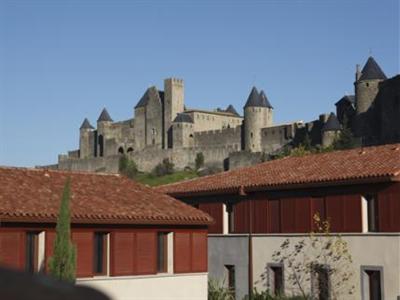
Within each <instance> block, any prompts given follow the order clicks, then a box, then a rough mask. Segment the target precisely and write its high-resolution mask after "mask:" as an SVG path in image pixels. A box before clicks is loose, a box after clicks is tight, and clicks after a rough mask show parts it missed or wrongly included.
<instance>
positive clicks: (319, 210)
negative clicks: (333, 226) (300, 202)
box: [311, 197, 326, 230]
mask: <svg viewBox="0 0 400 300" xmlns="http://www.w3.org/2000/svg"><path fill="white" fill-rule="evenodd" d="M316 214H318V215H319V217H320V219H321V220H322V221H325V220H326V207H325V198H323V197H319V198H311V224H312V228H313V230H316V229H317V228H316V226H315V221H314V215H316Z"/></svg>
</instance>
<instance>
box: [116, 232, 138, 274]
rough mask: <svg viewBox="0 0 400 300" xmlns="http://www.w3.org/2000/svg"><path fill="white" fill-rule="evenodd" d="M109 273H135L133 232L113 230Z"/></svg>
mask: <svg viewBox="0 0 400 300" xmlns="http://www.w3.org/2000/svg"><path fill="white" fill-rule="evenodd" d="M110 248H111V249H110V250H111V253H110V257H111V275H113V276H124V275H133V274H135V261H134V258H135V234H134V233H133V232H113V233H112V234H111V247H110Z"/></svg>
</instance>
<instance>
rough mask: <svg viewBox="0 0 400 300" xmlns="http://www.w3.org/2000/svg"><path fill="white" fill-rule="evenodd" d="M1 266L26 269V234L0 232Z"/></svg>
mask: <svg viewBox="0 0 400 300" xmlns="http://www.w3.org/2000/svg"><path fill="white" fill-rule="evenodd" d="M0 265H2V266H5V267H9V268H13V269H20V270H22V269H23V268H24V267H25V232H22V231H0Z"/></svg>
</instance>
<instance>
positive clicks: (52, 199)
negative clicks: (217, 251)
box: [0, 167, 212, 225]
mask: <svg viewBox="0 0 400 300" xmlns="http://www.w3.org/2000/svg"><path fill="white" fill-rule="evenodd" d="M68 177H69V178H70V179H71V217H72V222H73V223H103V224H114V223H124V224H179V225H181V224H199V225H206V224H209V223H211V222H212V219H211V217H209V216H208V215H207V214H205V213H203V212H202V211H200V210H198V209H195V208H193V207H191V206H189V205H186V204H184V203H182V202H180V201H178V200H176V199H174V198H172V197H170V196H167V195H165V194H162V193H159V192H157V191H155V190H154V189H152V188H149V187H146V186H144V185H142V184H139V183H136V182H134V181H132V180H130V179H127V178H125V177H122V176H119V175H106V174H91V173H84V172H79V173H78V172H64V171H51V170H42V169H25V168H7V167H0V221H1V222H4V221H27V222H54V221H55V220H56V217H57V215H58V211H59V207H60V202H61V196H62V191H63V187H64V184H65V182H66V180H67V178H68Z"/></svg>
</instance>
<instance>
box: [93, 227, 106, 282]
mask: <svg viewBox="0 0 400 300" xmlns="http://www.w3.org/2000/svg"><path fill="white" fill-rule="evenodd" d="M93 274H94V275H107V274H108V233H106V232H95V233H94V243H93Z"/></svg>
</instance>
